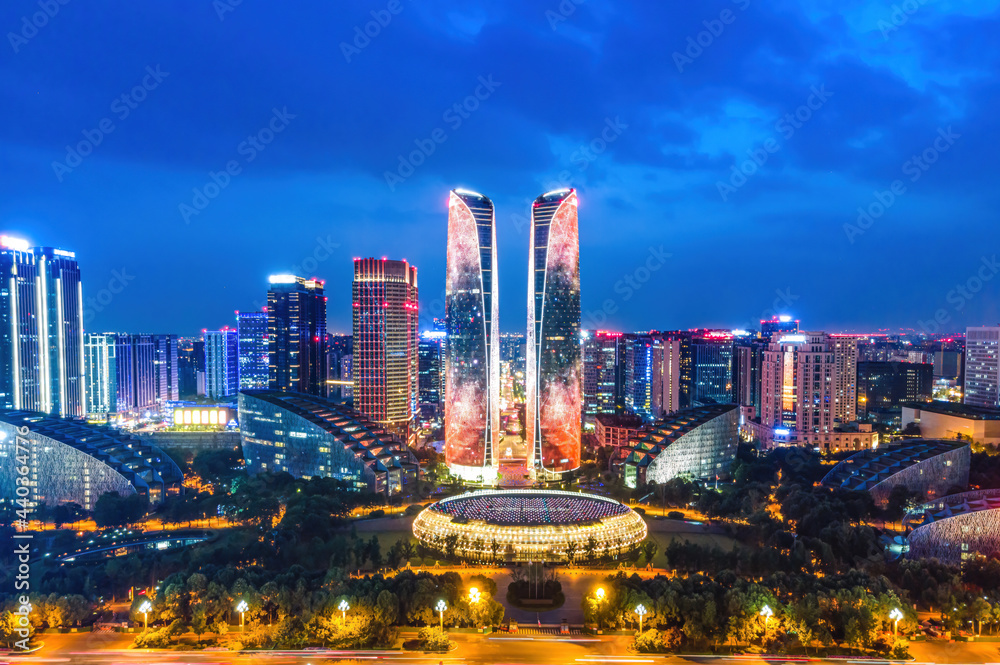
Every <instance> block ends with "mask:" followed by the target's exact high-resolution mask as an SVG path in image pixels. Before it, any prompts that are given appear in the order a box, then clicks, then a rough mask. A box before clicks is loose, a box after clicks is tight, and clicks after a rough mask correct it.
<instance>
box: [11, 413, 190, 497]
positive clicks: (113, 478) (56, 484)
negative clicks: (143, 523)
mask: <svg viewBox="0 0 1000 665" xmlns="http://www.w3.org/2000/svg"><path fill="white" fill-rule="evenodd" d="M24 431H27V434H23V432H24ZM19 447H20V448H21V449H22V450H23V449H25V448H26V449H28V450H29V451H30V453H29V455H28V463H27V464H26V465H21V466H27V467H28V477H30V478H31V480H32V482H31V484H30V485H29V486H28V487H29V495H28V497H27V499H28V500H29V501H30V502H31V503H32V504H34V505H41V504H45V505H47V506H49V507H55V506H58V505H59V504H63V503H77V504H80V506H82V507H83V509H84V510H93V509H94V506H95V504H96V503H97V500H98V499H99V498H100V497H101V495H102V494H105V493H107V492H118V494H119V495H121V496H129V495H132V494H141V495H143V496H146V497H148V498H149V501H150V503H153V504H157V503H160V502H161V501H163V500H164V499H165V498H166V497H168V496H173V495H177V494H180V493H181V492H182V491H183V490H182V487H183V483H184V476H183V474H182V472H181V470H180V468H179V467H178V466H177V464H176V463H174V461H173V460H172V459H171V458H170V457H169V456H168V455H166V454H165V453H164V452H163V451H162V450H160V449H159V448H157V447H156V446H153V445H150V444H148V443H145V442H143V441H141V440H139V439H137V438H135V437H132V436H129V435H125V434H122V433H121V432H120V431H118V430H116V429H111V428H108V427H105V426H100V425H90V424H87V423H85V422H82V421H80V420H75V419H64V418H56V417H52V416H46V415H44V414H40V413H37V412H28V411H5V412H0V459H2V460H5V461H4V463H0V495H2V496H6V497H12V496H15V491H14V490H15V485H16V483H17V480H18V478H19V476H18V467H19V465H17V464H14V463H12V461H13V460H14V459H15V458H16V456H17V454H18V448H19Z"/></svg>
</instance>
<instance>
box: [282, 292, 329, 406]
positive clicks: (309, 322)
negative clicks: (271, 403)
mask: <svg viewBox="0 0 1000 665" xmlns="http://www.w3.org/2000/svg"><path fill="white" fill-rule="evenodd" d="M268 281H269V282H270V285H271V286H270V289H269V290H268V292H267V362H268V388H270V389H271V390H291V391H296V392H302V393H307V394H310V395H319V396H324V395H326V296H324V295H323V282H322V281H320V280H317V279H305V278H303V277H297V276H295V275H271V277H270V278H269V280H268Z"/></svg>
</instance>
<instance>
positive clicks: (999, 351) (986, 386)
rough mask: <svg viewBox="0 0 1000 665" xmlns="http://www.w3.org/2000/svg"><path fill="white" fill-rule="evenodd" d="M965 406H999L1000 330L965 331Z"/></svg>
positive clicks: (987, 328) (982, 327) (995, 328)
mask: <svg viewBox="0 0 1000 665" xmlns="http://www.w3.org/2000/svg"><path fill="white" fill-rule="evenodd" d="M965 340H966V341H965V399H964V402H965V404H970V405H972V406H984V407H988V408H991V409H995V408H997V407H998V406H1000V326H975V327H969V328H966V331H965Z"/></svg>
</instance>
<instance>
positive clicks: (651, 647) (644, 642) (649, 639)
mask: <svg viewBox="0 0 1000 665" xmlns="http://www.w3.org/2000/svg"><path fill="white" fill-rule="evenodd" d="M635 650H636V651H638V652H639V653H661V652H663V651H666V650H667V649H666V645H665V644H664V643H663V636H662V635H660V631H658V630H656V629H653V628H650V629H649V630H647V631H646V632H644V633H640V634H639V635H637V636H636V638H635Z"/></svg>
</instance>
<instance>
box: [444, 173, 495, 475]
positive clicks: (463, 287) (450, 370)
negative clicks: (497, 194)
mask: <svg viewBox="0 0 1000 665" xmlns="http://www.w3.org/2000/svg"><path fill="white" fill-rule="evenodd" d="M494 219H495V215H494V210H493V202H492V201H490V200H489V199H488V198H486V197H485V196H483V195H481V194H476V193H474V192H467V191H464V190H454V191H452V192H451V195H450V197H449V201H448V274H447V278H446V280H447V282H446V296H445V320H446V326H447V351H446V356H445V358H446V360H445V367H446V370H445V371H446V380H445V411H444V421H445V458H446V461H447V464H448V466H449V468H450V469H451V472H452V473H453V474H455V475H458V476H461V477H463V478H465V479H467V480H479V481H484V482H486V481H488V480H489V475H490V473H489V471H487V468H488V467H496V463H497V450H498V444H499V440H498V439H499V436H500V410H499V403H498V396H499V391H498V384H499V377H500V334H499V324H498V318H499V317H498V313H499V310H498V299H497V298H498V292H497V274H496V265H497V247H496V227H495V224H494Z"/></svg>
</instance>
